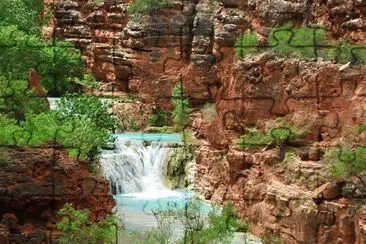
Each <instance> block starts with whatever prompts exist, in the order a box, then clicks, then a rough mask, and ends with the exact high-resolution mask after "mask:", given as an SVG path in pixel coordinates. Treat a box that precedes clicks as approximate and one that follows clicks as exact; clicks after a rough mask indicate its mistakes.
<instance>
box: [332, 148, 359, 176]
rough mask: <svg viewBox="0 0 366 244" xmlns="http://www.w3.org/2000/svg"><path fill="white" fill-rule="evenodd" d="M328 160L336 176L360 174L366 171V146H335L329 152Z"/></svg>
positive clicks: (333, 174)
mask: <svg viewBox="0 0 366 244" xmlns="http://www.w3.org/2000/svg"><path fill="white" fill-rule="evenodd" d="M326 160H327V161H328V162H329V169H330V173H331V176H332V177H334V178H344V177H347V176H352V175H358V174H360V173H362V172H365V171H366V147H361V146H357V147H354V148H352V147H350V146H343V147H340V148H333V149H331V150H329V151H328V152H327V154H326Z"/></svg>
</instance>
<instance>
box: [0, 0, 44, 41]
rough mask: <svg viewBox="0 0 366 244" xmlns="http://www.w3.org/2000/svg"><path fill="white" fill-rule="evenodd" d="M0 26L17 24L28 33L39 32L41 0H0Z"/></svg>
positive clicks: (42, 6)
mask: <svg viewBox="0 0 366 244" xmlns="http://www.w3.org/2000/svg"><path fill="white" fill-rule="evenodd" d="M0 9H1V12H0V26H10V25H15V26H18V28H19V29H21V30H23V31H26V32H27V33H29V34H40V33H41V30H40V27H41V25H42V24H43V21H42V19H43V16H42V10H43V9H44V4H43V0H1V1H0Z"/></svg>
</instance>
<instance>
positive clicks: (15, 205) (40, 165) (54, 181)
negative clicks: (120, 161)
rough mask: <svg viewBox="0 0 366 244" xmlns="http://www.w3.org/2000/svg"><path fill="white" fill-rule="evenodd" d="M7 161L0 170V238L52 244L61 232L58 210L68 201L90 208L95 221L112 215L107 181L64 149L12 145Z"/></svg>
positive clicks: (92, 218)
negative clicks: (56, 226) (59, 230)
mask: <svg viewBox="0 0 366 244" xmlns="http://www.w3.org/2000/svg"><path fill="white" fill-rule="evenodd" d="M2 156H4V155H3V154H2ZM6 157H7V158H8V159H9V160H8V162H9V163H8V165H2V166H1V170H0V216H2V217H1V218H2V219H1V221H0V229H1V231H0V239H1V240H4V241H5V240H6V239H8V241H9V242H10V243H14V242H17V243H29V242H31V241H32V240H33V241H35V240H37V241H39V242H37V243H40V241H41V240H42V241H43V242H49V241H50V240H51V238H52V236H53V235H54V234H55V233H57V230H56V228H55V226H54V224H55V221H57V211H58V210H59V209H60V208H61V207H62V206H63V205H64V204H65V203H72V204H73V205H74V206H75V207H76V208H87V209H89V210H90V214H91V220H93V221H94V220H98V219H101V218H103V217H104V216H105V215H107V214H110V213H112V208H113V207H114V204H115V203H114V199H113V197H112V195H110V193H109V184H108V182H107V181H106V180H105V179H103V178H101V177H97V176H94V175H92V174H91V173H89V171H88V167H87V165H86V164H85V163H84V162H81V161H78V160H76V159H73V158H70V157H69V156H67V153H66V152H65V151H64V150H63V149H62V148H59V147H58V146H56V147H54V146H42V147H34V148H29V147H28V148H22V147H11V148H7V151H6ZM32 238H33V239H32ZM1 243H3V242H1ZM5 243H7V242H5Z"/></svg>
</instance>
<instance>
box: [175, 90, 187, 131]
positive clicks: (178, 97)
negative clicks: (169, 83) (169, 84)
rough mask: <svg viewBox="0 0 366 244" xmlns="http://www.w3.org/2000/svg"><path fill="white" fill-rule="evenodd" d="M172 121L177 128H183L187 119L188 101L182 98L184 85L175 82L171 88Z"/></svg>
mask: <svg viewBox="0 0 366 244" xmlns="http://www.w3.org/2000/svg"><path fill="white" fill-rule="evenodd" d="M172 105H173V112H172V116H173V121H174V123H175V126H176V127H177V129H178V130H183V129H184V127H185V126H186V125H187V123H188V121H189V113H190V111H191V110H190V108H189V101H188V99H187V98H184V86H183V85H182V84H181V83H177V84H176V85H175V86H174V87H173V89H172Z"/></svg>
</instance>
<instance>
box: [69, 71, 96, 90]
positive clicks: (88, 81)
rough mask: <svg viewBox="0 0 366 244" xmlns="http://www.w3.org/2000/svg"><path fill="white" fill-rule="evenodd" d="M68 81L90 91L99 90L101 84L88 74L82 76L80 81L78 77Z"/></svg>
mask: <svg viewBox="0 0 366 244" xmlns="http://www.w3.org/2000/svg"><path fill="white" fill-rule="evenodd" d="M72 79H73V80H72ZM69 80H72V81H71V82H74V83H75V84H79V85H81V86H83V87H85V88H90V89H99V88H100V86H101V83H100V82H98V81H97V80H96V79H95V77H94V76H93V75H92V74H90V73H86V74H84V75H83V78H82V79H80V78H79V77H73V78H69Z"/></svg>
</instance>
